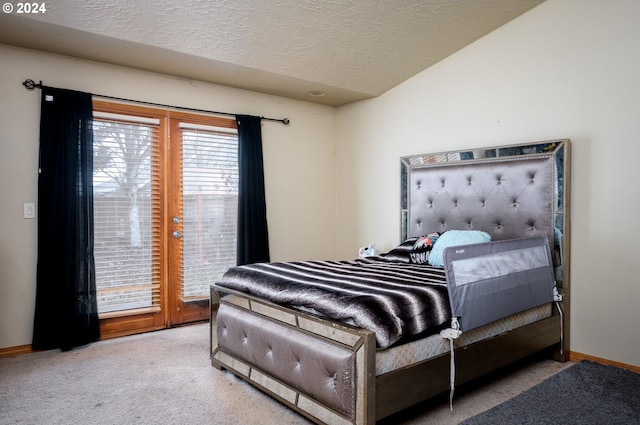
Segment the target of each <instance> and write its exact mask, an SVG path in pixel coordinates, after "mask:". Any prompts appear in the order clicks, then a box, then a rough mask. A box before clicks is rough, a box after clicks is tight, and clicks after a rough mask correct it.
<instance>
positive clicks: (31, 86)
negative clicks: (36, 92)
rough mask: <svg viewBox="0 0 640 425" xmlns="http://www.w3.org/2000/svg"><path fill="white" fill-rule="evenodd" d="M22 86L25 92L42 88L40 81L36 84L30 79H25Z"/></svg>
mask: <svg viewBox="0 0 640 425" xmlns="http://www.w3.org/2000/svg"><path fill="white" fill-rule="evenodd" d="M22 85H23V86H24V87H25V88H26V89H27V90H33V89H35V88H40V87H42V81H40V83H39V84H36V82H35V81H33V80H31V79H27V80H24V82H23V83H22Z"/></svg>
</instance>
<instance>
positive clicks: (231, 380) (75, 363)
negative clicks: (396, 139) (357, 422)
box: [0, 324, 571, 425]
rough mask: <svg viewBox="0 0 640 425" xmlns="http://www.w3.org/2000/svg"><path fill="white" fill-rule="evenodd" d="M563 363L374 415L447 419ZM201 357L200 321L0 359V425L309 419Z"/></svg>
mask: <svg viewBox="0 0 640 425" xmlns="http://www.w3.org/2000/svg"><path fill="white" fill-rule="evenodd" d="M570 365H571V363H564V364H562V363H557V362H554V361H551V360H547V359H542V360H541V359H529V360H527V361H525V362H521V363H520V364H518V365H517V366H516V367H510V368H507V369H505V370H503V371H501V372H500V373H497V374H493V375H491V376H490V377H489V378H487V379H482V380H480V381H476V382H474V383H471V384H468V385H463V386H460V388H457V389H456V396H455V399H454V410H453V412H451V411H450V410H449V405H448V394H443V396H442V397H435V398H434V399H432V400H429V401H427V402H424V403H421V404H418V405H416V406H414V407H412V408H409V409H407V410H405V411H403V412H400V413H398V414H396V415H393V416H391V417H389V418H385V419H384V420H382V421H379V425H391V424H393V425H417V424H434V425H454V424H459V423H460V422H461V421H463V420H465V419H467V418H470V417H472V416H474V415H476V414H478V413H481V412H483V411H485V410H487V409H490V408H492V407H494V406H497V405H499V404H500V403H502V402H504V401H506V400H508V399H510V398H512V397H514V396H516V395H518V394H520V393H521V392H523V391H525V390H527V389H529V388H531V387H532V386H534V385H535V384H537V383H539V382H542V381H543V380H545V379H546V378H548V377H549V376H552V375H554V374H556V373H557V372H559V371H561V370H563V369H565V368H567V367H568V366H570ZM310 423H311V422H309V421H308V420H307V419H305V418H304V417H302V416H300V415H299V414H297V413H296V412H294V411H292V410H291V409H289V408H287V407H285V406H283V405H282V404H280V403H279V402H277V401H275V400H274V399H272V398H271V397H269V396H267V395H265V394H263V393H262V392H260V391H258V390H256V389H255V388H253V387H252V386H250V385H249V384H247V383H246V382H244V381H242V380H240V379H238V378H236V377H235V376H234V375H232V374H231V373H228V372H225V371H219V370H217V369H214V368H213V367H212V366H211V362H210V360H209V324H198V325H193V326H185V327H180V328H175V329H169V330H163V331H157V332H150V333H146V334H141V335H133V336H128V337H124V338H118V339H112V340H106V341H100V342H97V343H94V344H90V345H88V346H85V347H81V348H78V349H74V350H71V351H67V352H61V351H59V350H51V351H44V352H37V353H32V354H26V355H21V356H16V357H8V358H0V425H9V424H12V425H13V424H20V425H22V424H29V425H31V424H33V425H39V424H46V425H58V424H60V425H68V424H74V425H81V424H92V425H107V424H108V425H120V424H122V425H125V424H126V425H131V424H216V425H237V424H243V425H262V424H274V425H286V424H290V425H309V424H310Z"/></svg>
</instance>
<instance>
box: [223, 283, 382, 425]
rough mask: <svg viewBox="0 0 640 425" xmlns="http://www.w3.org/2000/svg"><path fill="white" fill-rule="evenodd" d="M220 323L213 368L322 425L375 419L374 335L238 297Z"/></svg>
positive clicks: (226, 302) (229, 301)
mask: <svg viewBox="0 0 640 425" xmlns="http://www.w3.org/2000/svg"><path fill="white" fill-rule="evenodd" d="M214 299H217V295H216V293H215V290H213V289H212V300H214ZM212 323H214V321H212ZM215 323H216V324H217V326H216V328H215V330H213V329H212V348H213V349H212V357H211V358H212V364H213V366H215V367H218V368H224V369H227V370H230V371H231V372H233V373H234V374H236V375H238V376H240V377H241V378H243V379H245V380H247V381H248V382H250V383H251V384H252V385H255V386H257V387H259V388H260V389H262V390H263V391H266V392H268V393H270V394H271V395H273V396H274V397H276V398H278V399H279V400H280V401H281V402H283V403H285V404H287V405H289V406H290V407H292V408H294V409H295V410H297V411H298V412H300V413H302V414H303V415H305V416H307V417H308V418H310V419H312V420H314V421H316V422H318V421H320V422H322V423H327V424H364V423H368V422H367V420H368V419H367V418H369V417H372V416H373V401H374V397H375V359H374V355H375V335H374V334H373V332H370V331H364V330H361V329H357V328H352V327H349V326H344V325H340V324H337V323H333V322H329V321H326V320H322V319H319V318H316V317H314V316H311V315H306V314H304V313H292V312H290V311H287V310H285V309H280V308H278V307H277V306H274V305H268V304H267V303H263V302H260V301H258V300H255V299H248V298H244V297H240V296H234V295H227V296H226V297H224V298H223V299H222V300H220V304H219V307H218V309H217V317H216V318H215ZM213 332H215V335H214V333H213ZM213 338H215V339H216V344H217V345H216V344H213ZM214 347H215V348H214Z"/></svg>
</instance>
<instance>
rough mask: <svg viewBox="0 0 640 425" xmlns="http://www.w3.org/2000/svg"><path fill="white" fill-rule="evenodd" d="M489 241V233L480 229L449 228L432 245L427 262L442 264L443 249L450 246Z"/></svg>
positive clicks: (434, 264) (433, 264) (436, 264)
mask: <svg viewBox="0 0 640 425" xmlns="http://www.w3.org/2000/svg"><path fill="white" fill-rule="evenodd" d="M482 242H491V235H489V234H488V233H487V232H482V231H480V230H449V231H446V232H444V233H443V234H442V235H441V236H440V237H439V238H438V240H437V241H436V243H435V244H434V245H433V249H432V250H431V253H430V254H429V264H431V265H432V266H444V258H443V254H444V250H445V248H448V247H450V246H458V245H469V244H472V243H482Z"/></svg>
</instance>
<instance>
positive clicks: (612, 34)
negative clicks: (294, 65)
mask: <svg viewBox="0 0 640 425" xmlns="http://www.w3.org/2000/svg"><path fill="white" fill-rule="evenodd" d="M638 16H640V2H638V1H636V0H614V1H610V2H605V1H601V0H547V1H546V2H545V3H543V4H541V5H540V6H538V7H536V8H535V9H533V10H532V11H530V12H528V13H526V14H525V15H523V16H521V17H520V18H518V19H516V20H514V21H512V22H511V23H509V24H507V25H506V26H504V27H502V28H500V29H498V30H496V31H494V32H493V33H491V34H489V35H488V36H487V37H484V38H483V39H481V40H480V41H478V42H476V43H474V44H472V45H470V46H468V47H467V48H465V49H463V50H461V51H459V52H458V53H456V54H455V55H453V56H451V57H449V58H448V59H446V60H444V61H442V62H440V63H439V64H437V65H436V66H434V67H432V68H430V69H428V70H426V71H424V72H422V73H420V74H419V75H417V76H415V77H414V78H412V79H410V80H408V81H406V82H404V83H403V84H401V85H399V86H397V87H396V88H394V89H392V90H390V91H389V92H387V93H386V94H384V95H383V96H381V97H379V98H376V99H373V100H369V101H364V102H360V103H355V104H352V105H347V106H344V107H341V108H339V110H338V125H337V130H338V133H337V144H336V158H337V161H336V181H337V182H340V184H339V185H338V186H337V187H336V190H337V194H336V211H338V212H339V213H338V214H337V220H336V247H337V250H336V254H337V255H338V256H339V257H344V256H349V255H352V254H353V252H355V250H356V249H357V248H358V246H361V245H364V244H366V243H370V242H376V243H377V244H378V246H379V247H380V248H383V249H388V248H390V247H392V246H393V245H395V244H397V242H398V238H399V227H398V223H399V214H398V208H399V201H398V200H399V196H400V195H399V184H400V183H399V168H400V166H399V157H400V156H403V155H410V154H418V153H428V152H438V151H442V150H448V149H458V148H472V147H482V146H492V145H500V144H511V143H524V142H532V141H539V140H548V139H554V138H570V139H571V141H572V166H573V170H572V174H571V179H572V188H571V191H572V192H571V204H572V205H571V218H572V225H571V230H572V237H571V243H572V253H571V267H572V271H571V286H572V299H571V303H572V304H571V305H572V307H571V309H572V316H571V342H570V345H571V351H574V352H578V353H582V354H587V355H591V356H596V357H601V358H605V359H609V360H613V361H618V362H622V363H626V364H631V365H636V366H640V343H639V342H640V330H639V329H640V327H639V326H638V324H639V323H640V308H638V303H639V302H640V255H639V254H638V252H640V251H639V249H638V240H639V237H640V224H639V223H640V220H639V219H638V213H639V212H640V189H639V188H638V186H637V185H638V183H637V181H638V177H637V173H638V169H639V168H640V83H639V76H640V43H639V40H640V25H638V22H637V18H638Z"/></svg>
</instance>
